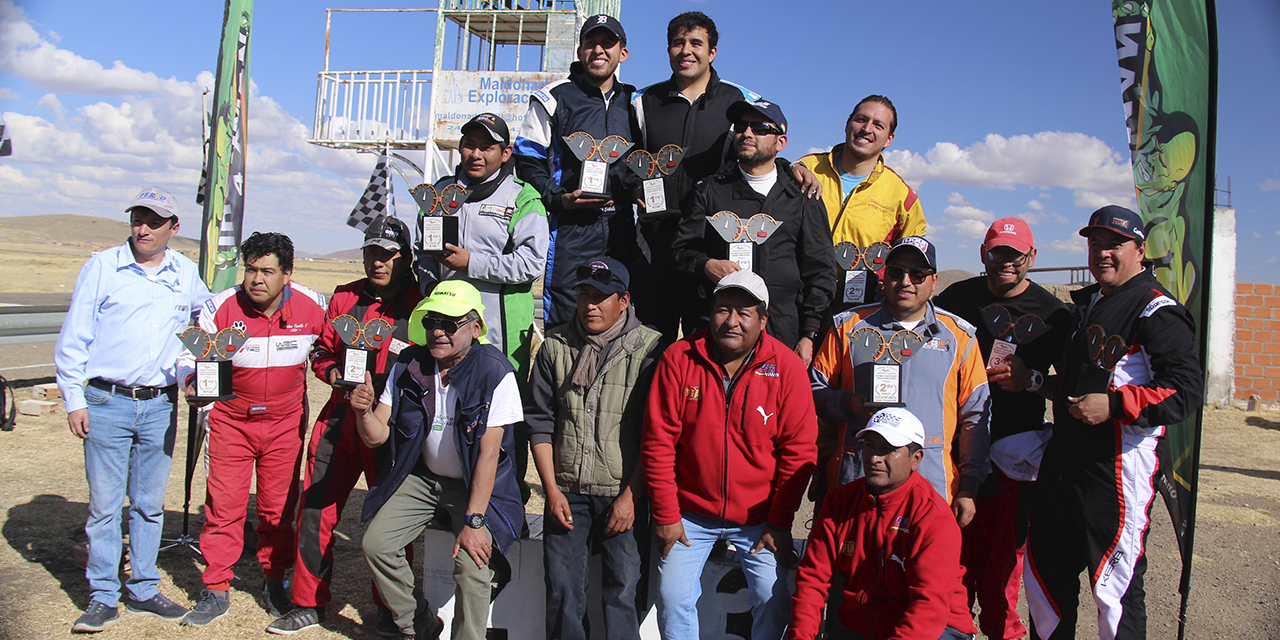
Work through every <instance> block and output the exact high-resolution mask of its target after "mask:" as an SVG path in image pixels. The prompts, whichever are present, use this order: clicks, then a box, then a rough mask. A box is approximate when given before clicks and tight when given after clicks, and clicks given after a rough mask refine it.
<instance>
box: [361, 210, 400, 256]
mask: <svg viewBox="0 0 1280 640" xmlns="http://www.w3.org/2000/svg"><path fill="white" fill-rule="evenodd" d="M365 247H382V248H383V249H386V250H387V251H399V252H400V253H401V254H403V255H405V256H408V255H409V253H410V252H409V225H407V224H405V223H404V221H403V220H401V219H399V218H393V217H391V216H388V215H383V216H379V217H378V219H376V220H374V221H373V222H372V223H370V224H369V228H368V229H365V230H364V244H362V245H360V248H361V249H364V248H365Z"/></svg>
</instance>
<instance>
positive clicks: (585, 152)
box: [564, 131, 631, 198]
mask: <svg viewBox="0 0 1280 640" xmlns="http://www.w3.org/2000/svg"><path fill="white" fill-rule="evenodd" d="M564 142H565V144H566V145H567V146H568V147H569V151H571V152H573V155H574V156H576V157H577V158H578V159H579V160H581V161H582V175H581V176H580V185H579V188H580V189H582V195H584V196H590V197H594V198H608V197H610V194H609V165H611V164H613V163H614V162H616V161H617V160H618V159H620V158H621V157H622V154H624V153H626V152H627V149H630V148H631V143H630V142H627V139H626V138H623V137H622V136H609V137H607V138H605V139H604V140H601V141H600V144H596V139H595V138H593V137H591V134H589V133H587V132H586V131H575V132H574V133H571V134H569V135H567V136H565V137H564Z"/></svg>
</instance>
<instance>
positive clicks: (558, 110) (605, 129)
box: [515, 14, 638, 328]
mask: <svg viewBox="0 0 1280 640" xmlns="http://www.w3.org/2000/svg"><path fill="white" fill-rule="evenodd" d="M579 40H580V44H579V46H578V61H577V62H575V63H573V65H572V66H571V67H570V68H569V77H568V78H566V79H564V80H560V81H558V82H553V83H551V84H549V85H547V86H545V87H543V88H542V89H539V90H538V91H535V92H533V94H532V95H530V96H529V110H528V111H527V112H526V113H525V117H524V123H523V124H522V125H521V128H520V134H519V136H518V137H517V138H516V146H515V159H516V174H517V175H518V176H519V177H520V179H521V180H524V181H525V182H528V183H529V184H532V185H533V187H534V188H535V189H537V190H538V193H541V194H542V201H543V203H544V204H546V206H547V213H548V215H549V216H550V219H549V221H548V223H549V226H550V229H551V247H550V250H549V251H548V253H547V272H546V285H545V287H544V289H543V300H544V303H545V304H544V305H543V309H544V313H545V319H546V325H547V327H548V328H550V327H554V326H556V325H559V324H563V323H566V322H568V321H570V320H571V319H573V315H574V313H575V308H576V304H577V303H576V302H575V300H576V296H577V294H576V293H575V292H574V290H573V285H574V283H575V282H577V278H576V273H575V272H576V270H577V268H578V265H581V264H585V263H586V261H587V260H589V259H591V258H594V257H596V256H600V255H608V256H610V257H614V258H617V259H619V260H621V261H623V262H624V263H626V262H629V261H630V259H631V253H632V248H633V247H634V246H635V219H634V214H633V213H632V208H631V198H630V197H629V195H628V194H627V191H626V189H625V187H624V185H623V183H624V180H625V172H626V171H627V167H626V164H625V163H624V162H623V161H622V158H617V159H616V160H617V161H615V162H613V163H612V164H611V165H609V172H608V176H607V180H606V186H605V189H606V190H607V191H608V192H609V196H608V197H603V198H602V197H591V196H588V195H584V194H583V191H582V189H581V188H580V185H581V181H582V161H581V160H579V159H578V158H577V157H576V156H574V155H573V153H572V152H571V151H570V149H569V147H568V145H567V144H566V143H565V140H564V139H565V137H566V136H568V135H570V134H572V133H576V132H578V131H584V132H586V133H588V134H590V135H591V137H592V138H593V139H594V140H595V143H596V144H597V145H598V144H600V142H601V141H602V140H604V139H605V138H606V137H608V136H611V135H612V136H621V137H622V138H624V139H626V140H627V142H629V143H634V142H635V141H636V140H637V138H638V135H637V133H636V132H635V131H634V130H633V129H632V124H633V122H632V118H631V108H630V101H631V94H632V92H633V91H635V87H633V86H631V85H629V84H624V83H622V82H619V81H618V79H617V77H616V75H615V72H616V71H617V69H618V65H619V64H622V62H623V61H624V60H626V59H627V33H626V31H624V30H623V29H622V24H621V23H619V22H618V21H617V20H616V19H614V18H613V17H612V16H608V15H604V14H601V15H597V16H592V17H590V18H587V20H586V22H585V23H584V24H583V27H582V31H581V33H580V35H579Z"/></svg>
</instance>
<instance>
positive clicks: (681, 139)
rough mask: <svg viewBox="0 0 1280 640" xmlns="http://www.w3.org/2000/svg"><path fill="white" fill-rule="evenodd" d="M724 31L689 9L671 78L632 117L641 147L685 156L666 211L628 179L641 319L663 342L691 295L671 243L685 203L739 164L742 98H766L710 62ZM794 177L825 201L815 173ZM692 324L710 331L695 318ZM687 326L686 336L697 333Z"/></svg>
mask: <svg viewBox="0 0 1280 640" xmlns="http://www.w3.org/2000/svg"><path fill="white" fill-rule="evenodd" d="M719 41H720V33H719V31H717V30H716V23H715V22H714V21H713V20H712V19H711V18H709V17H708V16H707V15H706V14H704V13H702V12H700V11H687V12H685V13H682V14H680V15H678V16H676V17H674V18H672V19H671V21H670V22H669V23H668V24H667V56H668V58H669V61H670V63H671V77H670V78H668V79H667V80H663V81H662V82H659V83H657V84H653V85H650V86H648V87H646V88H644V89H640V90H639V91H636V92H635V93H634V94H633V95H632V97H631V107H632V112H633V114H634V115H635V118H636V127H637V128H638V129H639V135H640V137H639V141H638V143H637V145H636V148H638V149H644V150H646V151H648V152H649V153H652V154H654V155H655V156H656V155H657V154H658V152H659V151H661V150H662V149H663V147H666V146H667V145H676V146H678V147H680V148H681V149H682V150H683V151H684V157H683V159H681V160H680V161H679V164H677V165H676V166H675V167H673V168H672V169H671V174H670V175H669V176H667V177H665V178H664V181H665V182H666V201H667V209H666V211H664V212H661V213H651V212H648V211H646V210H645V208H644V196H643V192H642V191H641V190H640V189H641V187H640V183H639V180H638V179H637V178H636V177H635V176H634V175H628V176H627V177H628V179H629V180H630V181H631V186H632V195H633V198H634V200H635V201H636V202H637V203H639V205H640V207H641V208H640V223H639V232H638V234H637V241H638V244H639V254H638V255H637V256H636V259H635V264H634V265H633V273H634V276H635V277H634V280H635V282H634V283H633V287H632V295H634V296H635V302H636V313H637V314H638V315H639V316H640V319H641V321H643V322H645V323H646V324H650V325H652V326H654V327H656V328H657V329H658V330H659V331H661V332H662V335H663V338H664V339H665V340H666V341H668V342H674V341H675V340H676V338H677V335H676V334H677V329H678V327H679V325H680V308H679V307H680V306H682V305H676V304H671V303H672V302H673V298H675V297H677V296H684V295H686V294H687V293H688V291H687V290H685V289H684V288H682V287H680V286H679V285H678V284H677V283H675V282H673V280H674V278H673V276H675V274H676V272H675V266H674V262H673V257H672V253H671V243H672V240H673V239H674V238H675V235H676V227H677V226H679V220H680V209H679V207H680V203H682V202H684V199H685V196H686V195H688V193H689V191H690V190H691V189H692V188H693V185H694V184H695V183H696V182H698V181H699V180H701V179H703V178H705V177H707V176H709V175H711V174H713V173H716V172H717V171H719V170H720V169H721V168H723V167H724V166H725V162H726V161H727V160H730V159H731V158H732V153H731V151H732V147H731V144H732V142H733V133H732V132H731V131H730V128H731V126H732V124H733V122H732V121H731V120H730V119H729V116H728V115H727V114H728V110H729V107H730V105H732V104H733V103H735V102H738V101H740V100H759V99H760V94H758V93H756V92H754V91H751V90H749V89H747V88H745V87H743V86H741V85H738V84H735V83H733V82H729V81H728V80H721V79H720V76H719V74H717V73H716V70H715V67H713V66H711V63H712V62H714V61H715V59H716V53H717V48H716V47H717V45H718V44H719ZM793 171H794V174H793V175H794V177H795V179H796V180H797V181H801V182H802V185H803V189H804V191H805V192H806V193H810V194H813V197H815V198H817V197H820V193H821V188H820V187H819V185H818V182H817V179H816V178H814V177H813V174H812V173H810V172H809V170H808V169H806V168H804V167H803V166H799V165H797V168H796V169H794V170H793ZM686 323H693V324H696V325H697V326H698V327H699V328H701V327H703V326H706V321H705V320H704V321H701V322H700V323H699V322H697V321H696V320H694V319H686ZM693 331H694V330H693V329H692V328H691V327H690V326H686V327H685V330H684V333H685V335H689V334H692V333H693Z"/></svg>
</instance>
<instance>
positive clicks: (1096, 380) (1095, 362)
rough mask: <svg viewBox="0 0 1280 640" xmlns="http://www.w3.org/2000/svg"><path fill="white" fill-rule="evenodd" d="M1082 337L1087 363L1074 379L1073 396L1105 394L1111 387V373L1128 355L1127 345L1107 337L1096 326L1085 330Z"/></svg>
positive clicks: (1115, 336) (1119, 338) (1113, 337)
mask: <svg viewBox="0 0 1280 640" xmlns="http://www.w3.org/2000/svg"><path fill="white" fill-rule="evenodd" d="M1084 336H1085V338H1084V340H1085V355H1086V360H1087V361H1086V362H1085V365H1084V367H1082V368H1081V369H1080V375H1079V377H1078V378H1076V388H1075V394H1074V395H1076V396H1083V395H1085V394H1088V393H1106V392H1107V389H1108V388H1110V386H1111V372H1112V370H1113V369H1115V368H1116V364H1118V363H1119V362H1120V359H1121V358H1123V357H1124V356H1125V354H1127V353H1129V345H1128V344H1125V341H1124V338H1121V337H1120V336H1117V335H1111V336H1109V335H1107V333H1106V331H1104V330H1103V328H1102V327H1101V326H1098V325H1096V324H1095V325H1091V326H1090V327H1089V328H1088V329H1085V333H1084Z"/></svg>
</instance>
